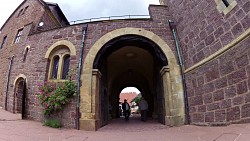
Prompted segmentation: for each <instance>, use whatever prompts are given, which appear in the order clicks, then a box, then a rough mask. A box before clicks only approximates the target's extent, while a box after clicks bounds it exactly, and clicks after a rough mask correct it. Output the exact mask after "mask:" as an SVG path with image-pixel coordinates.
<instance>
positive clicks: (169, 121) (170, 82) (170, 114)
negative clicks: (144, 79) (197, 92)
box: [160, 66, 184, 126]
mask: <svg viewBox="0 0 250 141" xmlns="http://www.w3.org/2000/svg"><path fill="white" fill-rule="evenodd" d="M173 70H175V69H173ZM178 70H179V69H176V70H175V71H176V72H175V73H176V74H178ZM160 73H161V76H162V80H163V90H164V97H165V111H166V115H165V124H166V125H170V126H178V125H182V124H184V113H183V110H184V107H183V105H184V101H183V87H182V83H181V81H179V79H180V78H179V77H180V75H175V73H171V75H170V69H169V67H168V66H164V67H163V68H162V69H161V72H160ZM173 78H174V79H173Z"/></svg>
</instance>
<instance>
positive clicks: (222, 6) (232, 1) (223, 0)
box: [215, 0, 237, 15]
mask: <svg viewBox="0 0 250 141" xmlns="http://www.w3.org/2000/svg"><path fill="white" fill-rule="evenodd" d="M215 2H216V5H217V7H216V8H217V9H218V11H219V12H220V13H223V14H224V15H226V14H227V13H229V12H230V11H231V10H232V9H233V8H234V7H235V6H236V5H237V2H236V0H215Z"/></svg>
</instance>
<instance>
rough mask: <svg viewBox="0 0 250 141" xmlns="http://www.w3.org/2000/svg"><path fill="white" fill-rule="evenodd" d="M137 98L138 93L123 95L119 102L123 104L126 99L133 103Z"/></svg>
mask: <svg viewBox="0 0 250 141" xmlns="http://www.w3.org/2000/svg"><path fill="white" fill-rule="evenodd" d="M136 96H137V93H136V92H128V93H121V94H120V101H119V102H123V101H124V99H127V101H128V103H131V102H132V100H133V99H134V98H135V97H136Z"/></svg>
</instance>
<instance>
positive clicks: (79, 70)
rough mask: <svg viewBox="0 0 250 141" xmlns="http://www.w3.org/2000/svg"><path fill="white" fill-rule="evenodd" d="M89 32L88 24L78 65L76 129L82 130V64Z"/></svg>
mask: <svg viewBox="0 0 250 141" xmlns="http://www.w3.org/2000/svg"><path fill="white" fill-rule="evenodd" d="M87 30H88V24H87V25H86V26H84V27H82V45H81V51H80V59H79V63H78V80H77V102H76V121H75V122H76V129H77V130H79V129H80V121H79V119H80V87H81V71H82V67H83V65H82V62H83V51H84V47H85V37H86V33H87Z"/></svg>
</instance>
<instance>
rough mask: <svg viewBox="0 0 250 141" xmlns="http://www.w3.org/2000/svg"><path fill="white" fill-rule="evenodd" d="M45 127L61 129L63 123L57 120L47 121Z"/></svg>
mask: <svg viewBox="0 0 250 141" xmlns="http://www.w3.org/2000/svg"><path fill="white" fill-rule="evenodd" d="M44 125H46V126H49V127H52V128H60V127H61V123H60V121H59V120H57V119H47V120H46V121H45V123H44Z"/></svg>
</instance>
